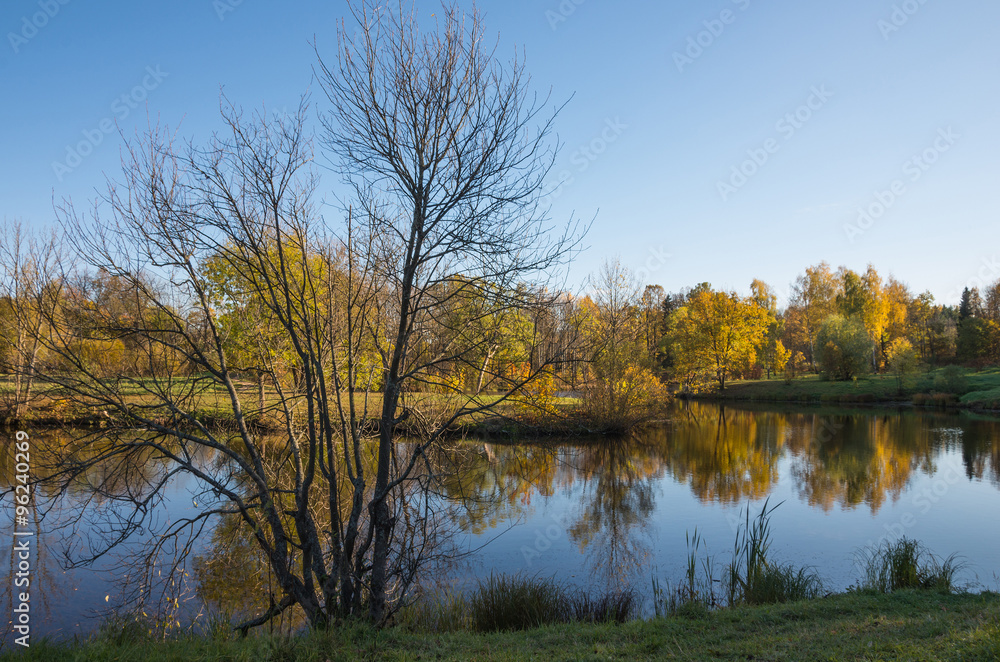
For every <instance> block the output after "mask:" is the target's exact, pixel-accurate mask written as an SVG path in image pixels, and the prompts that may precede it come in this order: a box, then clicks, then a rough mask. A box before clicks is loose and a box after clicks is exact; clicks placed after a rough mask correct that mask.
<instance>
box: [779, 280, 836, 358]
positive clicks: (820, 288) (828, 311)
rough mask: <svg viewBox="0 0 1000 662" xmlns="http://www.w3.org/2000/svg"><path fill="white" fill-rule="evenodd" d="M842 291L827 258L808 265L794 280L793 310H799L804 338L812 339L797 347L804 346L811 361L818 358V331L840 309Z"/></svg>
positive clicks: (798, 319) (803, 348) (791, 306)
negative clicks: (838, 300) (838, 306)
mask: <svg viewBox="0 0 1000 662" xmlns="http://www.w3.org/2000/svg"><path fill="white" fill-rule="evenodd" d="M839 293H840V285H839V283H838V280H837V277H836V275H835V274H834V273H833V271H831V270H830V265H829V264H827V263H826V262H821V263H819V264H818V265H816V266H814V267H808V268H806V271H805V273H804V274H803V275H801V276H799V277H798V278H797V279H796V280H795V282H794V283H793V284H792V296H791V301H790V302H789V313H791V312H792V311H793V310H794V311H795V315H794V318H795V320H796V322H797V325H798V326H799V327H800V328H801V332H802V339H803V340H804V342H805V343H808V344H806V345H805V346H803V347H801V348H799V347H793V349H801V350H802V351H803V352H804V353H805V354H806V356H807V358H808V359H809V363H810V365H815V361H816V343H815V341H816V334H817V333H818V332H819V329H820V327H821V326H822V325H823V322H825V321H826V319H827V318H828V317H829V316H830V315H833V314H834V313H835V312H836V310H837V296H838V294H839Z"/></svg>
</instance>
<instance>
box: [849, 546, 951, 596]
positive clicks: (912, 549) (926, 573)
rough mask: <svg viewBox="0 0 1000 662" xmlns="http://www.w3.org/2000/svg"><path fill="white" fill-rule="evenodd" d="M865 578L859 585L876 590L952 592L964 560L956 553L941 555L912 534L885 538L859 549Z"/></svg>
mask: <svg viewBox="0 0 1000 662" xmlns="http://www.w3.org/2000/svg"><path fill="white" fill-rule="evenodd" d="M857 560H858V565H860V566H861V574H862V579H861V583H860V584H859V585H858V588H859V589H861V590H867V591H875V592H877V593H891V592H893V591H898V590H899V589H907V588H924V589H935V590H939V591H945V592H950V591H952V590H953V589H954V588H955V575H956V574H957V573H958V572H959V571H960V570H961V569H962V568H964V567H965V564H964V563H963V562H962V561H961V560H960V559H959V557H958V556H957V555H955V554H952V555H951V556H949V557H947V558H945V559H943V560H942V559H939V558H938V557H937V556H935V555H934V554H931V553H930V552H929V551H927V549H926V548H925V547H924V546H923V545H922V544H920V543H919V542H917V541H916V540H911V539H909V538H906V537H903V538H900V539H899V540H897V541H889V540H885V541H882V542H881V543H879V544H877V545H874V546H872V547H868V548H866V549H863V550H861V551H860V552H858V559H857Z"/></svg>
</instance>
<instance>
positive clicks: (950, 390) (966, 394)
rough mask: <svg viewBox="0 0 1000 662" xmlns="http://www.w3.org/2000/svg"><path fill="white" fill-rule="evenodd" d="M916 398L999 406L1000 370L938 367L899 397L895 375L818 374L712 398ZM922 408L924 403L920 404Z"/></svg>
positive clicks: (752, 383)
mask: <svg viewBox="0 0 1000 662" xmlns="http://www.w3.org/2000/svg"><path fill="white" fill-rule="evenodd" d="M917 394H926V395H927V399H926V405H927V406H940V405H941V404H943V403H942V402H941V399H940V398H939V399H937V400H933V399H932V398H931V396H932V394H950V395H952V396H954V397H953V398H951V399H950V400H951V402H952V403H953V404H955V405H960V406H964V407H976V408H989V409H993V408H1000V369H996V368H993V369H989V370H983V371H980V372H974V371H969V370H965V369H963V368H957V367H955V366H949V367H945V368H935V369H933V370H926V371H924V372H921V373H918V374H916V375H913V376H912V377H910V378H908V380H907V382H906V385H905V388H904V389H903V393H902V394H900V393H899V389H898V385H897V383H896V378H895V377H893V376H892V375H889V374H886V375H869V376H867V377H861V378H858V379H857V380H854V381H842V382H836V381H823V380H822V379H820V377H819V376H818V375H806V376H804V377H799V378H796V379H794V380H791V382H790V383H786V381H785V380H784V379H783V378H778V377H776V378H773V379H757V380H747V381H733V382H730V383H729V384H728V385H727V386H726V390H725V391H724V392H722V393H719V392H711V393H709V394H708V396H709V397H712V398H723V399H727V400H746V401H759V402H809V403H827V404H866V403H878V402H911V401H913V400H914V396H916V395H917ZM918 404H919V403H918Z"/></svg>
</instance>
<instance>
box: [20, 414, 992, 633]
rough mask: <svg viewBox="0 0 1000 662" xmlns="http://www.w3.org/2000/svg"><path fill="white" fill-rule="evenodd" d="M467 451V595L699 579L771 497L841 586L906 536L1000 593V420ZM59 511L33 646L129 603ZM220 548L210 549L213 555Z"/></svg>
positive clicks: (831, 417) (774, 426)
mask: <svg viewBox="0 0 1000 662" xmlns="http://www.w3.org/2000/svg"><path fill="white" fill-rule="evenodd" d="M7 437H10V438H13V433H12V432H11V433H10V434H9V435H7V434H6V433H5V440H6V438H7ZM454 453H455V454H456V459H454V461H453V463H452V464H451V466H453V467H454V469H453V470H452V471H451V472H450V473H447V474H445V476H444V478H443V485H442V489H441V490H440V492H441V495H440V496H439V497H437V498H439V499H442V500H447V501H448V502H449V503H452V504H457V505H453V506H452V507H451V508H450V509H449V510H448V512H449V513H450V517H451V519H452V524H453V529H454V530H455V532H456V533H455V537H454V539H453V544H455V545H457V546H458V548H459V549H461V550H463V551H465V552H468V554H467V556H465V557H464V559H463V560H462V561H461V562H460V563H458V564H456V565H454V566H453V567H452V568H451V572H450V573H449V574H448V575H447V576H445V577H440V576H437V579H438V581H439V583H445V584H451V585H454V586H457V587H458V588H459V589H461V588H465V587H467V586H469V584H470V583H471V582H472V581H473V580H474V579H475V578H476V577H483V576H486V575H489V573H491V572H503V573H526V574H529V575H538V576H543V577H554V578H556V579H557V580H559V581H563V582H565V583H568V584H571V585H576V586H581V587H591V586H593V587H598V588H601V589H605V588H614V587H618V586H624V585H627V586H632V587H634V588H636V589H637V590H639V591H640V592H641V593H643V594H644V595H646V596H647V597H648V595H649V594H650V587H651V585H652V580H653V578H654V577H655V578H657V579H658V580H660V581H661V582H662V581H664V580H671V581H676V580H679V579H680V578H681V577H682V575H683V572H684V567H685V563H686V553H687V545H686V537H687V535H689V534H693V533H694V532H695V531H696V530H697V532H698V534H699V536H700V537H701V539H702V540H703V541H704V542H705V544H707V549H705V548H704V547H703V549H702V552H703V554H704V553H707V554H708V555H711V556H714V557H715V558H716V561H717V565H718V566H719V567H721V564H723V563H725V562H726V561H728V559H729V557H730V554H731V550H732V545H733V541H734V538H735V535H736V529H737V526H738V525H739V524H740V523H741V522H742V521H744V518H745V517H746V514H747V512H748V511H749V513H750V514H751V516H753V515H756V514H757V513H758V512H759V511H760V509H761V508H762V507H763V505H764V503H765V501H766V502H767V503H768V504H769V506H770V507H774V506H776V505H777V508H776V509H775V510H774V512H773V515H772V517H771V528H772V555H773V558H775V559H776V560H778V561H788V562H793V563H795V564H798V565H809V566H813V567H815V568H816V569H817V571H818V572H819V574H820V575H821V577H822V578H823V580H824V583H825V587H826V589H827V590H831V591H839V590H843V589H845V588H847V587H848V586H850V585H851V584H852V583H854V582H855V581H857V580H858V579H859V575H858V570H857V568H856V567H855V556H856V553H857V551H858V550H859V549H860V548H862V547H864V546H866V545H870V544H872V543H877V542H879V541H880V540H886V539H888V540H894V539H897V538H899V537H900V536H902V535H905V536H907V537H909V538H913V539H917V540H920V541H922V542H923V543H924V544H925V545H926V546H927V547H928V548H929V549H930V550H932V551H933V552H935V553H936V554H938V555H940V556H947V555H949V554H952V553H957V554H959V555H961V556H962V558H963V560H964V561H965V563H966V568H965V569H964V570H963V572H962V575H961V576H960V581H961V582H963V583H966V584H969V585H970V586H972V587H973V588H990V589H993V590H996V588H997V587H998V584H1000V579H998V576H1000V526H998V524H1000V421H998V420H996V419H993V418H986V417H982V416H977V415H973V414H968V413H927V412H918V411H913V410H910V409H902V410H875V409H871V410H863V409H852V410H844V409H827V408H789V407H771V406H769V407H764V406H760V407H758V406H730V405H726V406H718V405H714V404H704V403H677V404H676V405H675V406H674V410H673V415H672V417H671V419H670V420H669V421H668V422H665V423H663V424H662V425H658V426H655V427H654V428H652V429H650V430H647V431H645V432H643V433H642V434H640V435H637V436H635V437H634V438H631V439H628V440H607V439H605V440H599V441H586V442H583V441H581V440H575V439H574V440H560V441H548V442H545V443H543V444H538V445H509V444H497V443H484V442H481V441H480V442H467V443H465V444H462V445H461V446H460V447H459V448H458V449H456V450H455V451H454ZM8 464H9V463H5V465H4V470H3V473H2V475H0V481H2V487H3V488H4V489H7V487H8V486H9V485H10V481H11V468H10V467H9V466H7V465H8ZM38 496H39V501H40V502H44V501H45V495H38ZM77 498H78V499H79V503H76V504H71V505H74V506H84V507H86V503H87V502H86V501H85V499H87V498H92V497H86V496H84V495H79V496H78V497H77ZM778 504H780V505H778ZM4 506H5V511H6V512H8V513H10V514H9V515H8V516H6V517H5V520H6V521H5V522H4V523H3V530H2V533H0V537H2V539H3V540H4V541H6V542H5V543H4V546H5V547H10V549H5V550H4V556H5V558H6V559H8V561H7V562H5V563H3V564H2V570H0V574H2V576H0V586H2V590H0V600H2V602H3V604H4V605H5V607H7V612H8V614H10V613H11V611H10V609H12V608H13V605H14V602H13V595H12V591H11V589H12V585H13V580H12V578H13V573H14V571H15V566H16V560H15V557H14V554H13V543H12V540H13V536H12V535H11V534H12V526H11V524H12V522H11V520H12V518H13V509H12V506H11V504H10V502H9V496H8V497H5V503H4ZM66 507H67V508H69V507H70V506H66ZM160 507H161V508H162V509H163V510H164V513H165V514H164V515H163V517H166V518H171V517H172V518H175V519H176V518H179V517H182V516H185V515H186V514H188V513H189V512H191V511H192V510H193V504H192V500H191V494H190V492H189V491H188V485H187V484H186V483H185V482H184V481H176V482H175V483H173V484H171V486H170V488H169V491H168V493H167V494H166V498H165V500H164V502H163V503H162V504H161V505H160ZM59 515H60V513H58V512H55V513H50V514H49V516H47V517H46V519H45V520H43V521H40V522H36V523H34V524H33V525H29V528H31V527H32V526H34V527H35V528H34V530H35V532H36V533H37V534H38V535H37V538H36V540H37V543H38V544H39V545H40V547H39V550H40V553H39V554H38V555H37V557H36V558H35V559H34V560H33V569H32V572H33V584H32V590H33V593H32V625H33V630H32V636H33V637H37V636H40V635H44V634H49V635H52V636H55V637H66V636H72V635H73V634H79V633H85V632H88V631H90V630H92V629H93V628H94V627H95V626H96V624H97V622H98V621H97V620H96V618H95V616H96V615H98V614H102V613H105V610H106V609H108V608H109V607H113V606H114V604H115V603H116V601H118V600H120V599H121V597H122V587H121V585H120V584H118V583H116V582H115V581H114V578H115V577H116V576H118V577H120V576H121V572H122V569H121V567H120V566H119V565H118V564H119V563H121V561H120V559H118V558H117V557H114V556H107V557H103V558H101V559H99V560H98V562H97V563H95V564H94V566H93V567H91V568H78V569H74V570H68V571H66V570H64V569H63V562H64V560H63V559H62V558H60V550H61V549H62V548H63V547H64V546H65V543H66V542H67V540H69V541H71V542H72V541H74V540H77V541H79V540H86V538H87V536H88V535H91V536H96V535H99V532H97V531H87V530H80V529H79V528H78V529H77V530H75V531H74V530H71V529H58V528H57V527H56V524H57V523H58V522H59V521H60V519H59ZM142 535H143V532H141V531H140V532H138V533H137V538H138V539H140V540H141V538H142ZM205 537H206V538H207V536H205ZM208 542H209V541H207V540H201V541H199V542H198V544H197V545H196V551H202V550H204V549H205V547H206V546H207V545H208ZM248 553H249V552H248ZM720 575H721V573H720ZM213 581H214V583H215V584H227V583H228V584H238V583H239V582H234V581H233V580H231V579H229V578H226V577H223V578H221V579H220V578H216V579H215V580H213ZM203 588H204V590H201V591H196V592H195V594H194V595H192V596H191V604H190V605H188V607H187V609H186V612H185V613H189V614H193V613H196V612H197V611H199V608H198V604H197V603H198V602H199V600H200V599H201V597H204V595H205V594H207V593H209V592H210V589H208V588H205V587H203ZM213 590H214V589H213ZM242 594H243V591H238V592H237V596H239V595H242ZM237 599H239V598H238V597H237ZM647 606H648V602H647ZM5 630H6V632H5V636H4V638H3V648H9V647H10V645H11V636H10V633H9V630H10V627H9V626H8V627H7V628H5Z"/></svg>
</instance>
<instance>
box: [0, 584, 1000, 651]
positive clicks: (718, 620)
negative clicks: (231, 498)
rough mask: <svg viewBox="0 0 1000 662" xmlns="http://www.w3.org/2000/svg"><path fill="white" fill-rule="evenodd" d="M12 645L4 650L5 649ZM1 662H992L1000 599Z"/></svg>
mask: <svg viewBox="0 0 1000 662" xmlns="http://www.w3.org/2000/svg"><path fill="white" fill-rule="evenodd" d="M8 645H9V644H8ZM0 659H2V660H15V659H19V660H39V661H43V660H44V661H46V662H49V661H52V662H59V661H62V660H66V661H69V660H73V661H88V662H89V661H93V662H98V661H100V662H106V661H109V660H142V661H144V662H153V661H155V660H178V661H180V660H204V661H209V660H211V661H222V660H227V661H233V662H236V661H246V662H251V661H253V662H257V661H260V662H264V661H272V660H273V661H277V660H282V661H286V660H287V661H291V660H310V661H316V662H323V661H324V660H615V659H618V660H650V659H673V660H996V659H1000V596H998V595H997V594H991V593H984V594H978V595H975V594H958V595H949V594H943V593H938V592H934V591H899V592H896V593H891V594H888V595H885V594H874V593H872V594H866V593H846V594H842V595H834V596H830V597H827V598H819V599H815V600H809V601H804V602H797V603H790V604H783V605H774V606H766V607H737V608H733V609H723V610H719V611H716V612H703V613H693V614H691V615H688V616H678V617H672V618H662V619H653V620H648V621H632V622H628V623H625V624H622V625H592V624H580V623H575V624H568V625H559V626H551V627H545V628H540V629H535V630H527V631H521V632H506V633H494V634H476V633H470V632H455V633H441V634H435V633H415V632H409V631H407V630H405V629H403V628H388V629H385V630H381V631H376V630H373V629H371V628H368V627H364V626H350V627H344V628H337V629H332V630H330V631H328V632H323V633H315V634H310V635H308V636H303V637H292V638H288V637H271V636H267V635H262V636H257V637H249V638H247V639H239V638H235V637H231V636H228V635H220V636H218V637H216V638H210V637H182V638H178V639H176V640H171V641H167V642H160V643H154V642H148V641H142V640H134V639H129V638H121V637H119V639H118V641H115V638H114V637H111V636H109V635H107V634H106V635H105V636H104V637H103V638H95V639H93V640H90V641H86V642H81V643H75V644H68V645H54V644H48V643H44V642H35V643H33V644H32V646H31V648H30V649H28V650H26V651H24V652H23V654H17V653H14V654H11V653H10V652H5V654H4V655H2V656H0Z"/></svg>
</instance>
